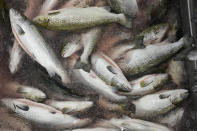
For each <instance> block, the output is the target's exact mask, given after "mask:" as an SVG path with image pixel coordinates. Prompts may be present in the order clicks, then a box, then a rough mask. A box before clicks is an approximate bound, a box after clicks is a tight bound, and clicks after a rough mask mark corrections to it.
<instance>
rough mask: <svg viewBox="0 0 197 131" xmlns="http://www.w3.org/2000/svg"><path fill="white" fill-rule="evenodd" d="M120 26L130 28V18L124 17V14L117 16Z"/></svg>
mask: <svg viewBox="0 0 197 131" xmlns="http://www.w3.org/2000/svg"><path fill="white" fill-rule="evenodd" d="M119 18H120V24H121V25H123V26H125V27H127V28H132V18H129V17H126V16H125V15H124V14H119Z"/></svg>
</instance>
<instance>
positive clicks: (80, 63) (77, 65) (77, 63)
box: [74, 60, 91, 72]
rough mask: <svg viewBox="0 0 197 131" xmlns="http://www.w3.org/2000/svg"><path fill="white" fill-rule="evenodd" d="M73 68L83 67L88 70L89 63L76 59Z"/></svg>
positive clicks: (89, 67)
mask: <svg viewBox="0 0 197 131" xmlns="http://www.w3.org/2000/svg"><path fill="white" fill-rule="evenodd" d="M74 69H83V70H84V71H86V72H90V69H91V65H90V64H89V63H84V62H82V61H80V60H78V61H77V62H76V63H75V65H74Z"/></svg>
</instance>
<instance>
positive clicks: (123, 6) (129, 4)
mask: <svg viewBox="0 0 197 131" xmlns="http://www.w3.org/2000/svg"><path fill="white" fill-rule="evenodd" d="M107 2H108V3H109V5H110V7H111V8H112V9H113V10H114V11H115V12H116V13H123V14H125V15H127V16H129V17H131V18H134V17H135V16H136V14H137V12H138V4H137V1H136V0H107Z"/></svg>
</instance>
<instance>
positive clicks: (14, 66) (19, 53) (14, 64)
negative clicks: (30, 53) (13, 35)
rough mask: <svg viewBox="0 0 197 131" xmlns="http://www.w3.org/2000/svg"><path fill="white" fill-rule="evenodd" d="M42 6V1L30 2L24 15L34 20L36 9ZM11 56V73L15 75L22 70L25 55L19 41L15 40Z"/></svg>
mask: <svg viewBox="0 0 197 131" xmlns="http://www.w3.org/2000/svg"><path fill="white" fill-rule="evenodd" d="M40 4H41V1H40V0H35V1H28V7H27V8H26V10H25V12H24V15H25V16H27V17H28V18H29V19H32V18H34V17H35V16H36V14H37V12H36V11H35V8H37V7H38V6H39V5H40ZM9 54H10V60H9V69H10V72H11V73H12V74H14V73H16V72H17V71H18V69H19V68H20V64H21V61H22V58H23V57H24V55H25V53H24V51H23V49H22V48H21V46H20V44H19V43H18V42H17V40H14V43H13V46H12V49H11V50H10V52H9Z"/></svg>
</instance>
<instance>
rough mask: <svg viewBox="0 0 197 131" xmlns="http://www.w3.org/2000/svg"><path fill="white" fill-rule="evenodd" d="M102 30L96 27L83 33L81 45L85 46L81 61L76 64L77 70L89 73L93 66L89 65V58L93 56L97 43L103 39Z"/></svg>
mask: <svg viewBox="0 0 197 131" xmlns="http://www.w3.org/2000/svg"><path fill="white" fill-rule="evenodd" d="M101 33H102V29H101V28H100V27H95V28H92V29H90V30H89V31H87V32H86V33H83V34H82V36H81V38H82V40H81V44H82V45H83V47H84V48H83V53H82V54H81V56H80V59H79V60H78V61H77V62H76V64H75V66H74V68H75V69H83V70H84V71H87V72H89V71H90V69H91V65H90V63H89V57H90V55H91V54H92V52H93V50H94V47H95V45H96V43H97V42H98V40H99V38H100V37H101Z"/></svg>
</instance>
